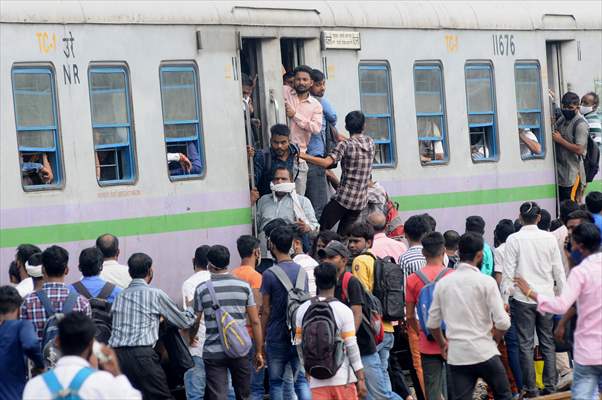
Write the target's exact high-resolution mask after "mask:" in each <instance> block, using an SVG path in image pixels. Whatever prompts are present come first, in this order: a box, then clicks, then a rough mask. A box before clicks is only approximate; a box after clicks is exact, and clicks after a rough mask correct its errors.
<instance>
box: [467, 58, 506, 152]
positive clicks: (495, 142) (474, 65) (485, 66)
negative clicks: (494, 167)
mask: <svg viewBox="0 0 602 400" xmlns="http://www.w3.org/2000/svg"><path fill="white" fill-rule="evenodd" d="M470 69H474V70H479V69H480V70H488V71H489V73H490V79H489V82H490V90H489V94H490V100H491V107H492V111H478V112H470V108H469V107H470V104H469V100H468V99H469V96H468V85H467V83H468V79H467V77H466V72H467V71H468V70H470ZM464 94H465V96H466V123H467V127H468V138H469V155H470V159H471V160H472V162H473V163H487V162H498V161H499V160H500V151H499V150H500V148H499V147H500V146H499V137H498V136H499V135H498V126H497V125H498V121H497V96H496V90H495V69H494V66H493V63H492V62H491V61H490V60H475V61H466V63H465V64H464ZM471 115H491V116H492V117H493V118H492V123H491V124H470V122H469V118H470V116H471ZM486 126H491V129H492V134H493V138H492V140H491V147H492V151H490V153H493V154H492V155H490V156H489V157H487V158H483V159H481V160H475V159H474V158H473V157H472V153H471V152H470V135H471V133H470V128H471V127H473V128H480V127H486Z"/></svg>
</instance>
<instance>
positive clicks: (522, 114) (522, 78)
mask: <svg viewBox="0 0 602 400" xmlns="http://www.w3.org/2000/svg"><path fill="white" fill-rule="evenodd" d="M514 82H515V88H516V109H517V113H518V140H519V144H520V156H521V158H522V159H523V160H528V159H533V158H542V157H544V155H545V152H544V140H543V134H542V133H543V132H542V124H541V107H542V106H541V103H542V102H541V79H540V73H539V64H538V63H534V62H530V63H528V62H519V63H516V65H515V66H514Z"/></svg>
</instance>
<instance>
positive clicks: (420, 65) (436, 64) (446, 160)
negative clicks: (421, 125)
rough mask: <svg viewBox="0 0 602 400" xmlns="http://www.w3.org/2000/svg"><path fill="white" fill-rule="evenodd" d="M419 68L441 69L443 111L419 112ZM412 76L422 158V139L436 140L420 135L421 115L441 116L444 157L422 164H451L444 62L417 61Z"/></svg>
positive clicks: (440, 98)
mask: <svg viewBox="0 0 602 400" xmlns="http://www.w3.org/2000/svg"><path fill="white" fill-rule="evenodd" d="M417 70H439V77H440V80H441V90H440V92H439V102H440V104H441V112H439V113H423V112H418V107H417V105H416V71H417ZM412 78H413V84H414V107H415V110H416V136H417V139H418V152H419V154H418V156H419V158H420V142H421V141H423V140H424V141H435V140H433V139H428V138H426V137H421V136H418V118H419V117H439V118H441V144H442V145H443V151H444V158H443V160H431V161H429V162H422V161H421V160H419V161H420V165H421V166H423V167H428V166H432V165H446V164H449V159H450V148H449V138H448V129H447V104H446V102H445V80H444V75H443V63H442V62H441V61H440V60H436V61H430V60H426V61H416V62H415V63H414V67H413V69H412Z"/></svg>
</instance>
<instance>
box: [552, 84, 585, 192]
mask: <svg viewBox="0 0 602 400" xmlns="http://www.w3.org/2000/svg"><path fill="white" fill-rule="evenodd" d="M561 103H562V108H561V111H562V117H560V118H559V119H558V120H557V121H556V123H555V124H554V133H553V134H552V139H553V140H554V142H555V143H556V173H557V174H558V198H559V200H560V201H563V200H567V199H570V200H576V199H579V197H580V195H581V193H582V191H583V186H584V185H585V168H584V166H583V157H585V155H586V151H587V135H588V132H589V125H588V123H587V120H586V119H585V118H583V116H582V115H581V114H580V113H579V104H580V99H579V96H577V94H575V93H573V92H567V93H565V94H564V96H562V100H561Z"/></svg>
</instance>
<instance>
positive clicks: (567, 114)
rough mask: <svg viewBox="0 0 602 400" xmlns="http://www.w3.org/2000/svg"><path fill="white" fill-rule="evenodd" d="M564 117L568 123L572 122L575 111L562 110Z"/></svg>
mask: <svg viewBox="0 0 602 400" xmlns="http://www.w3.org/2000/svg"><path fill="white" fill-rule="evenodd" d="M561 111H562V115H564V119H566V120H567V121H570V120H572V119H573V118H574V117H575V110H561Z"/></svg>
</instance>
